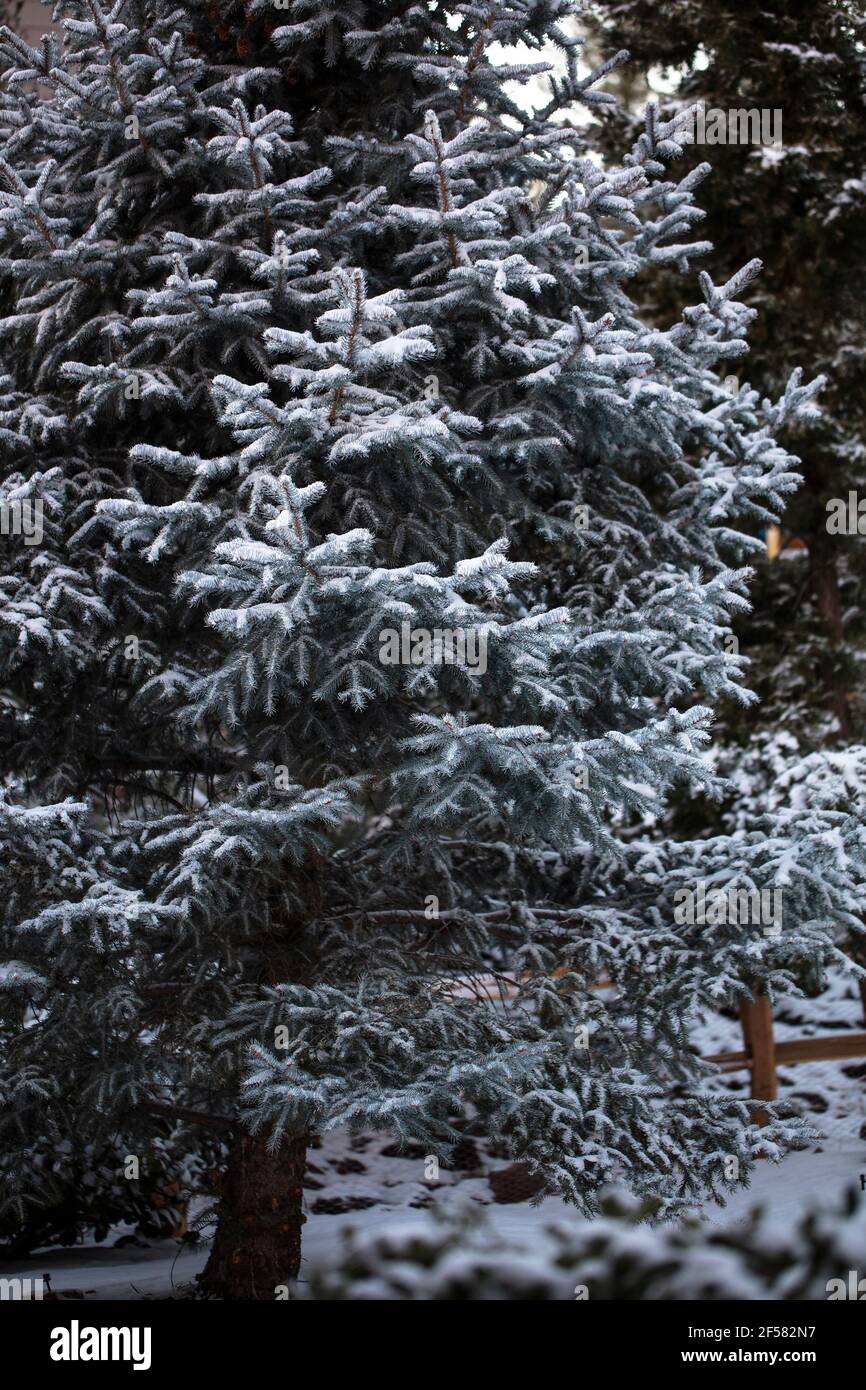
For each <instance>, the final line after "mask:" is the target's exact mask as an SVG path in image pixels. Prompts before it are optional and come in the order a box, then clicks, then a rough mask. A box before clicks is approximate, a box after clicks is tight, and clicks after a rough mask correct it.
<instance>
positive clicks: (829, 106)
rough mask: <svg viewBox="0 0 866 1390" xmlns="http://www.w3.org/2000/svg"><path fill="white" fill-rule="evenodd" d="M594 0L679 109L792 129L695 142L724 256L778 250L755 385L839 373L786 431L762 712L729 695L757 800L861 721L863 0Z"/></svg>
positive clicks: (667, 300)
mask: <svg viewBox="0 0 866 1390" xmlns="http://www.w3.org/2000/svg"><path fill="white" fill-rule="evenodd" d="M592 9H593V12H594V15H595V17H596V20H597V23H598V26H599V29H600V34H601V39H602V41H603V42H604V43H606V44H621V45H625V46H627V47H628V49H629V51H630V54H631V64H630V65H632V66H634V67H635V68H636V69H637V70H638V71H639V72H643V73H644V74H646V73H651V72H653V71H654V72H655V73H656V74H658V73H659V70H661V73H662V75H663V77H664V78H665V79H666V84H665V85H667V86H668V88H670V87H671V86H672V88H673V90H672V91H671V94H670V97H669V98H667V99H666V101H665V104H664V110H665V112H666V114H667V115H671V114H672V113H673V112H675V111H678V110H682V109H683V107H684V106H687V105H692V104H694V103H695V102H702V103H703V104H704V106H705V108H706V109H707V110H708V111H716V110H721V111H726V112H727V111H729V110H740V111H746V110H750V109H763V110H766V111H777V112H779V113H780V117H781V120H780V124H781V140H780V142H779V143H778V144H775V145H772V146H755V145H753V144H743V143H739V142H734V143H729V142H727V141H725V142H724V143H720V142H719V141H718V140H717V139H716V136H717V132H715V133H714V132H710V133H711V134H712V136H713V139H714V141H715V143H714V144H713V145H711V146H710V145H708V146H706V147H695V148H694V149H693V150H690V151H689V150H687V151H686V159H687V161H688V162H689V163H691V164H697V163H698V162H700V161H702V160H704V159H710V160H711V162H712V164H713V176H712V178H711V179H710V180H708V182H707V183H706V184H705V186H704V193H703V195H702V206H703V208H704V210H705V212H706V214H707V218H706V222H705V224H704V230H705V231H706V234H707V237H708V239H709V240H710V241H711V242H712V244H713V247H714V260H713V264H714V266H716V265H717V266H718V267H719V270H720V271H721V273H732V271H733V270H734V269H735V268H736V267H737V266H738V265H739V264H740V260H741V257H742V253H743V252H742V248H743V247H744V246H747V247H748V248H749V253H750V254H753V255H755V256H758V257H759V258H760V259H761V260H762V261H763V262H764V266H765V269H764V273H763V274H762V276H761V280H760V284H759V286H758V287H757V288H756V295H755V299H754V303H755V304H756V305H757V306H758V308H759V311H760V312H759V318H758V322H757V323H756V325H755V331H754V333H753V334H752V337H751V349H752V350H751V353H750V357H749V362H748V366H747V368H746V370H745V372H744V373H743V374H742V375H743V376H744V377H745V382H744V385H751V386H752V387H754V388H755V389H757V390H758V391H759V392H761V393H762V394H769V395H773V394H775V393H776V392H777V391H778V390H779V388H780V385H781V384H782V383H783V382H784V380H785V379H786V376H787V374H788V372H789V371H790V370H791V368H792V367H793V366H801V367H802V368H803V370H804V371H805V372H806V373H807V374H809V375H814V374H819V373H820V374H823V375H824V376H825V377H826V387H825V389H824V391H823V393H822V398H821V404H822V411H821V413H820V415H816V416H815V417H814V418H813V419H812V420H811V421H809V422H808V426H807V427H806V428H802V427H801V428H799V429H798V430H794V431H791V432H789V433H787V434H785V435H783V436H782V438H783V441H784V442H786V443H788V444H789V445H791V446H792V447H794V448H796V450H797V452H798V454H799V455H800V456H801V458H802V467H803V474H804V487H803V488H802V489H801V490H800V491H799V492H798V493H797V494H796V495H795V496H794V497H792V499H791V500H790V502H789V504H788V506H787V507H786V510H785V514H784V517H783V520H782V537H781V541H782V545H783V550H782V559H783V560H787V559H790V560H791V561H792V563H790V564H788V563H779V564H776V563H772V562H771V560H770V559H768V560H766V561H765V562H764V564H763V566H762V568H761V572H760V575H759V578H758V581H757V583H756V585H755V587H754V591H753V597H754V602H755V612H754V615H753V616H751V617H750V618H748V619H746V620H745V621H743V622H742V623H741V624H740V625H739V627H738V635H739V637H740V640H741V641H742V645H743V651H744V653H746V654H747V655H748V656H749V658H750V661H751V662H752V667H751V669H750V680H751V682H752V684H753V686H754V688H755V689H756V690H757V691H758V692H759V694H760V696H761V712H760V716H759V718H758V720H754V719H753V718H751V717H750V718H749V719H748V720H747V721H745V722H744V721H743V720H742V718H741V717H740V715H739V712H738V711H737V710H735V709H734V708H733V707H728V708H727V709H726V710H725V711H724V741H725V742H729V743H731V744H732V745H733V747H732V750H731V753H730V754H729V755H728V757H727V758H726V760H725V762H724V767H725V770H726V771H729V772H730V774H731V775H732V776H734V777H735V780H736V783H737V785H738V788H739V795H738V802H737V804H738V805H739V804H742V805H746V804H754V803H756V802H758V801H761V800H762V799H763V797H764V796H765V795H766V792H767V788H768V785H769V784H770V783H771V782H772V780H773V778H774V777H775V776H777V775H778V773H779V771H780V769H781V767H782V766H783V765H784V764H785V763H786V762H790V761H791V759H792V758H800V757H802V756H804V754H807V753H810V752H814V751H816V750H818V749H820V748H822V747H826V746H827V745H828V744H832V743H838V742H840V741H842V742H851V741H852V740H854V739H859V738H862V736H863V728H864V709H863V698H862V679H861V677H862V666H863V634H864V628H863V594H864V583H866V572H864V565H863V558H862V544H861V539H860V535H859V534H857V533H856V529H855V533H854V534H846V533H845V532H841V533H840V532H839V531H838V530H836V528H835V527H834V524H833V523H834V516H833V511H834V508H833V505H832V504H833V499H840V500H844V502H845V503H846V504H847V502H848V497H849V492H851V491H855V492H856V490H857V489H858V488H860V487H861V485H862V477H863V463H864V438H866V412H864V400H866V380H864V366H866V359H864V351H863V338H864V332H866V311H864V305H863V297H862V295H861V294H860V292H859V282H860V279H861V277H862V274H863V270H864V265H866V253H864V246H866V184H864V180H863V146H864V142H866V53H864V47H863V39H864V30H866V13H864V10H863V6H862V4H861V3H858V2H857V0H817V3H805V0H797V3H793V4H789V3H784V4H783V3H780V0H769V3H766V4H762V5H761V7H760V10H758V11H756V12H755V13H754V14H753V15H750V17H749V20H748V22H745V21H744V17H743V13H742V10H741V8H739V7H738V6H736V5H733V4H722V5H715V4H714V5H709V4H706V3H704V2H703V0H689V3H682V0H674V3H671V4H668V5H663V6H658V5H654V4H648V3H645V0H595V2H594V4H593V6H592ZM639 121H640V114H639V112H637V111H632V112H631V113H629V112H628V111H626V110H625V109H624V108H623V107H620V108H619V109H618V110H617V111H616V112H615V113H611V115H610V117H609V118H608V119H606V121H605V122H604V126H605V130H604V134H603V138H602V141H601V143H602V145H603V146H604V147H607V148H619V147H620V146H621V142H622V141H623V140H624V139H628V136H629V130H630V128H631V127H632V126H633V125H637V124H638V123H639ZM707 138H708V139H709V138H710V135H709V134H708V135H707ZM644 288H645V296H641V302H642V303H643V305H644V307H645V309H647V310H649V311H650V312H651V313H653V314H656V313H660V314H661V316H662V318H664V316H665V315H666V314H667V313H669V312H670V310H671V306H672V305H673V304H674V303H675V302H676V295H677V286H676V285H675V283H674V282H673V280H672V279H668V280H667V282H665V281H664V279H663V278H659V277H657V278H656V280H655V282H654V283H653V284H650V283H649V282H646V283H645V287H644ZM864 510H866V509H864ZM864 524H866V523H864Z"/></svg>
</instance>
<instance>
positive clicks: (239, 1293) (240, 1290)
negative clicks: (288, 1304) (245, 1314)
mask: <svg viewBox="0 0 866 1390" xmlns="http://www.w3.org/2000/svg"><path fill="white" fill-rule="evenodd" d="M306 1154H307V1137H306V1135H301V1136H300V1137H296V1136H290V1137H287V1138H285V1139H284V1140H283V1143H282V1146H281V1148H280V1149H279V1150H278V1152H277V1153H276V1154H271V1153H269V1152H268V1149H267V1142H266V1139H265V1138H263V1137H256V1138H254V1137H253V1136H252V1135H250V1134H247V1133H246V1131H238V1132H237V1133H236V1135H235V1138H234V1140H233V1142H232V1146H231V1150H230V1152H229V1161H228V1166H227V1168H226V1171H225V1175H224V1177H223V1183H222V1193H221V1198H222V1200H221V1202H220V1215H219V1224H218V1226H217V1232H216V1236H215V1237H214V1243H213V1248H212V1250H211V1253H210V1257H209V1259H208V1262H207V1265H206V1267H205V1270H204V1273H203V1274H202V1275H201V1276H200V1281H199V1282H200V1284H201V1286H202V1288H203V1289H204V1290H205V1291H206V1292H207V1293H209V1294H213V1295H215V1296H216V1297H217V1298H224V1299H260V1300H273V1299H274V1298H275V1297H277V1296H279V1294H280V1293H282V1296H283V1297H285V1293H283V1289H282V1286H285V1285H287V1284H288V1283H290V1281H291V1280H292V1279H295V1278H297V1275H298V1270H299V1268H300V1263H301V1226H302V1225H303V1223H304V1221H305V1220H306V1217H305V1216H304V1214H303V1211H302V1201H303V1179H304V1165H305V1162H306Z"/></svg>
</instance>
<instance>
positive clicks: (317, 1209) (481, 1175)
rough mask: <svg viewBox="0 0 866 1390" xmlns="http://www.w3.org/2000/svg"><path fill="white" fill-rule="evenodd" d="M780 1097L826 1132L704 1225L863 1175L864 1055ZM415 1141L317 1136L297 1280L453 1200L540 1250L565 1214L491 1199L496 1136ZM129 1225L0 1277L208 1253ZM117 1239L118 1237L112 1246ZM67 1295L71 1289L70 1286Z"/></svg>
mask: <svg viewBox="0 0 866 1390" xmlns="http://www.w3.org/2000/svg"><path fill="white" fill-rule="evenodd" d="M775 1023H776V1037H777V1040H779V1041H782V1040H784V1039H788V1038H795V1037H813V1036H816V1035H818V1034H828V1033H836V1032H845V1031H852V1030H853V1031H862V1030H863V1029H864V1026H866V1025H864V1022H863V1005H862V1002H861V999H860V995H859V992H858V990H857V987H856V985H855V984H854V983H853V982H851V981H850V980H848V979H845V978H842V977H839V978H836V979H834V980H833V981H832V983H831V985H830V987H829V988H828V989H827V990H826V991H825V992H824V993H823V994H822V995H821V996H820V998H818V999H815V1000H802V999H788V1000H783V1001H781V1002H780V1003H779V1005H778V1006H777V1008H776V1010H775ZM696 1043H697V1046H698V1047H699V1049H700V1051H701V1053H702V1054H704V1055H706V1054H711V1053H716V1052H726V1051H735V1050H738V1049H740V1048H741V1047H742V1038H741V1035H740V1030H739V1023H738V1021H737V1020H736V1019H734V1018H723V1017H721V1016H713V1017H712V1018H709V1019H707V1020H705V1021H704V1023H703V1024H702V1026H701V1027H700V1028H699V1030H698V1031H697V1033H696ZM714 1085H715V1086H717V1087H721V1088H722V1089H725V1090H727V1091H729V1092H730V1093H731V1094H733V1095H740V1096H746V1095H747V1094H748V1072H745V1071H744V1072H735V1073H732V1074H728V1075H725V1076H720V1077H719V1078H718V1079H717V1080H716V1081H715V1082H714ZM779 1094H780V1099H784V1100H786V1101H789V1102H790V1103H791V1104H792V1105H793V1106H795V1107H797V1108H798V1110H799V1111H800V1113H802V1114H803V1116H804V1117H805V1118H807V1119H809V1120H810V1121H811V1123H812V1124H813V1125H814V1126H815V1128H816V1129H819V1130H821V1131H822V1133H823V1137H822V1138H821V1139H820V1140H818V1141H817V1142H815V1143H813V1144H812V1145H811V1146H810V1148H809V1149H807V1150H804V1151H802V1152H800V1153H794V1154H791V1155H790V1156H789V1157H788V1158H786V1159H785V1160H784V1161H783V1162H782V1164H781V1165H776V1164H772V1163H769V1162H766V1161H763V1162H760V1163H759V1164H758V1166H757V1171H756V1173H755V1175H754V1177H753V1180H752V1183H751V1186H750V1187H749V1188H748V1189H744V1190H743V1191H742V1192H740V1193H738V1194H737V1195H736V1196H734V1197H731V1198H729V1199H728V1201H727V1204H726V1206H725V1207H724V1208H722V1207H720V1206H717V1205H716V1204H711V1205H708V1206H707V1207H706V1208H705V1212H704V1214H705V1216H706V1217H707V1219H708V1220H710V1221H712V1222H719V1223H724V1224H732V1223H735V1222H736V1221H737V1220H738V1219H739V1218H745V1216H746V1214H747V1213H748V1212H749V1211H750V1210H751V1208H752V1207H754V1206H756V1205H761V1206H763V1207H764V1208H765V1209H766V1210H767V1213H768V1216H769V1219H770V1221H771V1223H773V1224H776V1223H778V1224H780V1225H790V1224H791V1223H792V1222H793V1221H795V1220H796V1218H797V1216H798V1214H799V1212H800V1211H801V1210H802V1208H803V1207H804V1206H806V1205H809V1204H810V1203H812V1202H814V1201H816V1200H820V1201H821V1202H822V1203H824V1202H826V1203H827V1205H831V1204H835V1202H836V1200H837V1198H838V1197H839V1195H840V1194H841V1193H842V1192H843V1191H844V1189H845V1188H846V1187H850V1186H851V1185H852V1184H857V1183H858V1182H859V1175H860V1173H866V1058H863V1059H859V1058H855V1059H852V1060H850V1061H841V1062H815V1063H805V1064H804V1063H800V1064H798V1065H796V1066H789V1067H783V1068H780V1070H779ZM425 1157H426V1156H425V1153H424V1151H423V1150H422V1148H421V1147H420V1146H418V1147H417V1149H415V1150H410V1152H409V1153H404V1154H402V1155H401V1154H399V1153H398V1151H397V1149H396V1146H395V1144H394V1141H393V1139H392V1138H390V1137H389V1136H387V1135H384V1134H361V1135H355V1136H351V1135H349V1134H347V1133H345V1132H343V1131H336V1132H334V1133H332V1134H328V1135H325V1136H323V1139H322V1141H321V1145H320V1147H319V1148H316V1149H314V1150H313V1151H312V1152H311V1154H310V1161H309V1165H308V1170H307V1176H306V1183H305V1202H306V1212H307V1222H306V1225H305V1226H304V1262H303V1267H302V1272H301V1278H302V1279H303V1278H305V1277H306V1276H308V1275H309V1272H310V1270H312V1269H315V1268H326V1267H329V1266H332V1265H333V1264H334V1262H335V1260H337V1259H338V1258H339V1254H340V1248H341V1244H342V1241H341V1234H342V1232H344V1231H345V1230H346V1229H347V1228H348V1227H349V1226H354V1227H356V1228H357V1227H361V1228H363V1230H364V1231H366V1232H372V1231H375V1230H381V1229H384V1228H386V1227H388V1226H393V1225H397V1224H401V1223H403V1222H405V1221H406V1220H407V1218H409V1219H411V1220H412V1221H413V1222H414V1221H416V1220H418V1219H419V1218H420V1219H422V1220H423V1219H429V1213H430V1211H431V1209H432V1208H433V1207H434V1206H442V1205H444V1204H448V1203H451V1202H453V1201H455V1200H459V1201H465V1200H466V1199H469V1200H471V1201H474V1202H477V1203H479V1204H482V1205H484V1206H485V1208H486V1213H487V1216H488V1218H489V1220H490V1221H491V1223H492V1224H493V1225H495V1227H496V1229H497V1230H498V1231H499V1232H501V1233H502V1234H503V1235H504V1236H519V1237H520V1238H521V1239H522V1240H523V1241H528V1242H529V1243H530V1244H531V1245H533V1246H534V1245H538V1246H543V1244H544V1241H543V1231H544V1228H545V1226H547V1225H548V1224H549V1223H550V1222H552V1221H554V1220H555V1221H574V1220H577V1219H578V1218H577V1216H576V1214H575V1212H574V1210H573V1208H570V1207H568V1206H566V1204H565V1203H564V1202H563V1201H562V1200H561V1199H560V1198H558V1197H547V1198H545V1199H544V1201H543V1202H542V1203H541V1204H540V1206H537V1207H532V1206H530V1205H529V1203H528V1202H523V1203H519V1204H518V1203H514V1204H509V1205H501V1204H499V1203H496V1202H495V1201H494V1198H493V1193H492V1191H491V1188H490V1184H489V1181H488V1174H489V1173H491V1172H493V1171H495V1170H497V1169H501V1168H504V1167H506V1166H507V1164H508V1162H509V1160H508V1158H507V1156H506V1154H505V1153H504V1151H503V1150H501V1149H500V1148H499V1147H498V1146H497V1145H496V1144H495V1143H491V1142H489V1141H487V1140H485V1139H483V1138H478V1137H474V1138H473V1137H472V1136H469V1135H467V1138H466V1140H465V1141H464V1143H463V1145H461V1150H460V1151H458V1155H457V1159H458V1164H459V1166H457V1165H455V1166H454V1167H453V1168H451V1169H450V1170H448V1169H446V1168H445V1167H444V1166H443V1167H442V1168H441V1170H440V1172H439V1176H438V1179H431V1178H430V1176H429V1174H428V1175H425ZM135 1240H136V1237H135V1236H134V1234H133V1233H132V1231H131V1230H130V1229H129V1228H128V1227H118V1228H115V1229H114V1230H113V1231H112V1232H111V1233H110V1234H109V1235H108V1237H107V1238H106V1240H105V1241H103V1242H102V1243H101V1244H99V1245H96V1244H94V1243H89V1244H88V1243H85V1244H83V1245H81V1246H77V1247H75V1248H72V1249H56V1248H52V1249H47V1250H44V1251H41V1252H39V1253H37V1254H35V1255H33V1256H31V1257H30V1258H29V1259H27V1260H21V1259H19V1260H15V1261H3V1262H0V1277H5V1278H9V1277H12V1276H19V1277H24V1278H28V1277H29V1278H33V1277H34V1276H37V1275H41V1274H44V1273H46V1272H47V1273H49V1274H50V1275H51V1287H52V1290H53V1291H54V1292H55V1293H64V1292H66V1293H71V1291H72V1290H77V1291H78V1293H77V1296H78V1297H84V1298H89V1299H98V1300H100V1301H101V1300H124V1301H128V1300H139V1299H148V1298H166V1297H170V1296H171V1295H172V1292H176V1293H181V1292H183V1289H184V1286H186V1287H187V1288H188V1287H189V1286H190V1285H191V1284H192V1282H193V1281H194V1278H195V1275H196V1274H197V1273H198V1272H199V1271H200V1270H201V1269H202V1268H203V1266H204V1262H205V1260H206V1258H207V1249H206V1248H205V1247H200V1248H195V1247H193V1248H190V1247H189V1246H182V1245H181V1244H180V1243H179V1242H178V1241H175V1240H167V1241H148V1242H144V1241H141V1242H140V1243H133V1242H135ZM118 1241H119V1242H121V1243H120V1244H116V1242H118ZM72 1296H73V1297H75V1296H76V1295H75V1294H72Z"/></svg>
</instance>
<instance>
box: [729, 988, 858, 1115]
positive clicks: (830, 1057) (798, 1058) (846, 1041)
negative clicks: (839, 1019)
mask: <svg viewBox="0 0 866 1390" xmlns="http://www.w3.org/2000/svg"><path fill="white" fill-rule="evenodd" d="M740 1023H741V1025H742V1029H743V1043H744V1050H743V1051H742V1052H717V1053H715V1055H714V1056H712V1057H705V1058H704V1061H705V1062H715V1063H716V1064H717V1065H718V1066H720V1067H721V1069H722V1071H743V1070H745V1069H746V1068H748V1069H749V1070H750V1071H751V1073H752V1086H751V1099H752V1100H775V1099H776V1096H777V1095H778V1089H779V1087H778V1079H777V1076H776V1068H777V1067H778V1066H780V1065H783V1064H784V1065H787V1064H789V1063H791V1062H837V1061H839V1060H840V1059H842V1058H845V1057H866V1033H835V1034H833V1035H832V1036H828V1037H823V1038H793V1039H792V1040H791V1041H790V1042H776V1040H775V1037H774V1036H773V1011H772V1009H771V1008H770V1001H769V999H768V998H767V997H766V995H764V994H759V995H757V996H756V997H755V998H754V999H751V1000H746V1001H744V1002H743V1003H742V1004H741V1005H740ZM753 1115H754V1120H755V1123H756V1124H759V1125H765V1124H766V1123H767V1112H766V1110H762V1109H760V1107H756V1108H755V1110H754V1112H753Z"/></svg>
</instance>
